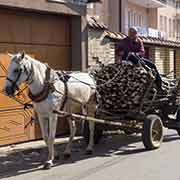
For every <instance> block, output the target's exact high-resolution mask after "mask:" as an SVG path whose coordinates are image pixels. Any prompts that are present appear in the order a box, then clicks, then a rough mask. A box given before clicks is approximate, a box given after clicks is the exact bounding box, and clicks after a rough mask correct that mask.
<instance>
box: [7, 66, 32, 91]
mask: <svg viewBox="0 0 180 180" xmlns="http://www.w3.org/2000/svg"><path fill="white" fill-rule="evenodd" d="M22 72H23V70H22V68H20V70H19V72H18V74H17V76H16V79H15V80H12V79H11V78H9V77H7V78H6V79H7V80H8V81H9V82H11V84H12V85H11V88H12V89H13V90H14V89H16V90H19V87H18V85H17V82H18V81H19V79H20V77H21V74H22ZM24 72H25V73H26V75H27V78H26V80H25V82H26V83H27V84H29V85H30V84H31V83H32V80H31V81H30V78H31V76H32V74H33V71H30V73H28V70H27V68H26V66H24Z"/></svg>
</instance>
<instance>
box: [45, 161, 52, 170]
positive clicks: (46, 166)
mask: <svg viewBox="0 0 180 180" xmlns="http://www.w3.org/2000/svg"><path fill="white" fill-rule="evenodd" d="M51 167H52V164H51V163H48V162H47V163H45V164H44V166H43V169H44V170H48V169H51Z"/></svg>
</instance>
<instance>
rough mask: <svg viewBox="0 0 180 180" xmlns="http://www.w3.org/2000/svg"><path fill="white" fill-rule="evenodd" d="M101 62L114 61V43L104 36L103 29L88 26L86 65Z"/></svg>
mask: <svg viewBox="0 0 180 180" xmlns="http://www.w3.org/2000/svg"><path fill="white" fill-rule="evenodd" d="M97 59H98V60H99V61H101V62H102V63H105V64H107V63H114V62H115V43H114V42H111V41H110V39H109V38H106V37H105V33H104V31H100V30H96V29H92V28H89V30H88V66H93V65H95V64H96V60H97Z"/></svg>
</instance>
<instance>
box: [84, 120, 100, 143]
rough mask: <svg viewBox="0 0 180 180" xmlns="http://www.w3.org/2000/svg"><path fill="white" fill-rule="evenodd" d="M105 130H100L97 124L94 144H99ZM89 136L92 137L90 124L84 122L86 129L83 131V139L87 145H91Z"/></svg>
mask: <svg viewBox="0 0 180 180" xmlns="http://www.w3.org/2000/svg"><path fill="white" fill-rule="evenodd" d="M102 135H103V130H102V129H101V128H99V126H98V124H95V130H94V143H95V144H98V143H99V141H100V139H101V138H102ZM89 136H90V130H89V122H87V121H85V122H84V129H83V137H84V139H85V141H86V143H87V144H88V143H89Z"/></svg>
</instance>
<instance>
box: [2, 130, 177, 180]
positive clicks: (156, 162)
mask: <svg viewBox="0 0 180 180" xmlns="http://www.w3.org/2000/svg"><path fill="white" fill-rule="evenodd" d="M63 148H64V146H63V145H61V146H57V147H56V149H57V150H58V152H59V155H60V156H61V157H60V159H59V160H58V161H56V164H55V166H54V167H53V168H52V169H51V170H42V169H41V167H42V166H41V161H42V160H44V159H45V157H46V150H45V149H37V150H35V151H33V152H32V151H26V152H22V153H14V154H11V155H1V157H0V178H1V179H8V180H180V138H179V137H178V135H177V133H176V132H175V131H166V132H165V137H164V143H163V144H162V146H161V148H160V149H158V150H155V151H145V150H144V147H143V145H142V142H141V138H140V137H137V136H123V135H109V136H106V137H104V138H103V140H102V141H101V143H100V144H99V145H98V146H97V147H96V150H95V153H94V155H93V156H87V155H85V154H84V143H83V142H76V143H75V144H74V147H73V155H72V158H71V159H70V160H68V161H65V160H63V158H62V149H63Z"/></svg>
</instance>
